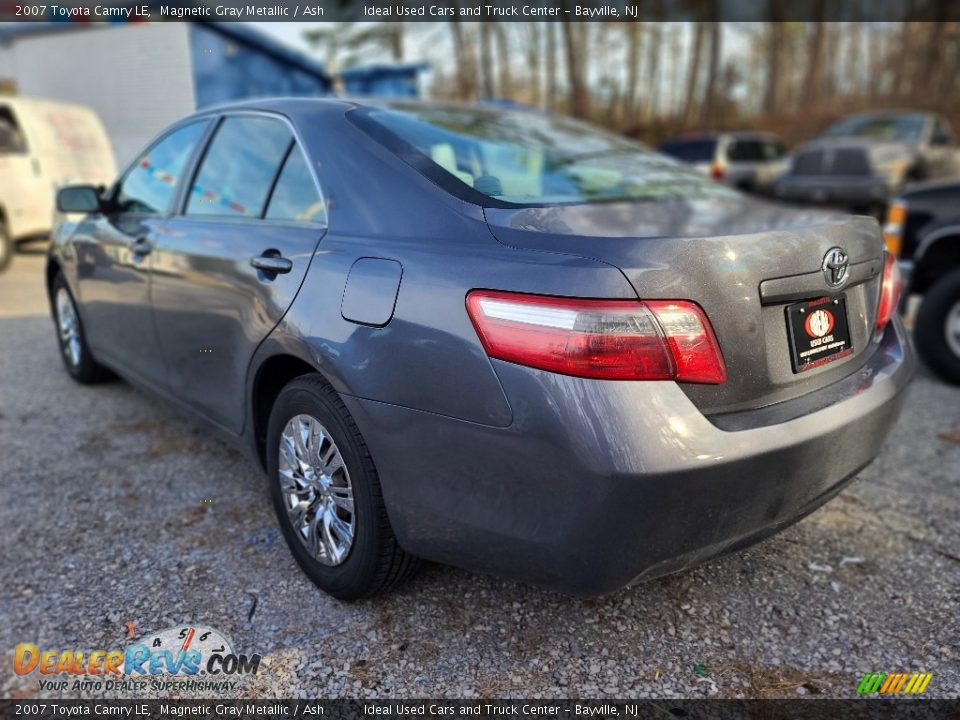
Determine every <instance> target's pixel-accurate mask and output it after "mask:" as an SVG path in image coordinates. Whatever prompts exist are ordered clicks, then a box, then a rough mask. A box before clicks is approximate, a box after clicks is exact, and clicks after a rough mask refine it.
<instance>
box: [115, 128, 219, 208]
mask: <svg viewBox="0 0 960 720" xmlns="http://www.w3.org/2000/svg"><path fill="white" fill-rule="evenodd" d="M206 127H207V121H206V120H203V121H200V122H195V123H191V124H190V125H185V126H184V127H181V128H178V129H177V130H174V131H173V132H171V133H170V134H168V135H166V136H165V137H164V138H162V139H161V140H159V141H158V142H157V143H155V144H154V145H153V146H152V147H151V148H150V149H149V150H147V151H146V152H145V153H144V154H143V155H142V156H140V158H139V159H138V160H137V162H136V164H135V165H134V166H133V167H132V168H130V170H128V171H127V174H126V175H125V176H124V177H123V179H122V180H121V181H120V186H119V188H118V189H117V196H116V206H117V210H118V211H120V212H125V213H137V214H147V215H154V214H161V213H165V212H167V211H168V210H169V209H170V205H171V203H172V202H173V196H174V194H175V193H176V189H177V185H178V184H179V182H180V176H181V175H182V174H183V171H184V169H185V168H186V166H187V162H189V160H190V156H191V154H192V153H193V150H194V148H195V147H196V146H197V143H198V142H199V141H200V138H201V137H202V136H203V132H204V130H205V129H206Z"/></svg>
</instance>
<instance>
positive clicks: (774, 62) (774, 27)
mask: <svg viewBox="0 0 960 720" xmlns="http://www.w3.org/2000/svg"><path fill="white" fill-rule="evenodd" d="M769 13H770V15H769V16H770V17H771V18H775V19H774V20H772V21H771V22H769V23H767V87H766V91H765V92H764V97H763V110H764V112H767V113H774V112H776V111H777V110H778V108H779V104H780V79H781V77H780V59H781V57H782V55H783V45H784V40H785V38H786V32H785V30H786V28H785V25H786V23H784V22H783V21H781V20H779V19H778V18H780V17H782V9H781V5H780V3H779V2H778V1H777V0H769Z"/></svg>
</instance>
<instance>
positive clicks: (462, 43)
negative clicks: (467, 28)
mask: <svg viewBox="0 0 960 720" xmlns="http://www.w3.org/2000/svg"><path fill="white" fill-rule="evenodd" d="M450 7H451V8H452V9H453V11H454V14H453V16H452V18H453V19H452V20H450V34H451V36H452V38H453V56H454V58H455V60H456V67H457V70H456V72H457V97H459V98H460V99H461V100H470V99H472V98H473V97H474V95H475V93H476V64H475V62H474V58H473V52H472V47H471V46H470V43H469V42H468V40H467V33H466V32H464V27H463V24H462V23H461V22H460V20H459V19H458V16H457V12H458V10H459V3H458V0H450Z"/></svg>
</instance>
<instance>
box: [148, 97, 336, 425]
mask: <svg viewBox="0 0 960 720" xmlns="http://www.w3.org/2000/svg"><path fill="white" fill-rule="evenodd" d="M181 208H182V211H181V213H179V214H178V215H177V216H176V217H173V218H171V219H170V221H169V222H168V223H166V225H165V227H164V229H163V234H162V237H161V238H160V239H159V242H158V244H157V247H156V250H155V253H154V255H155V257H154V269H153V287H152V300H153V316H154V321H155V323H156V327H157V334H158V337H159V339H160V344H161V346H162V349H163V354H164V357H165V358H166V361H167V366H168V368H169V382H170V386H171V387H172V389H173V393H174V395H176V396H177V397H179V398H180V399H181V400H184V401H186V402H187V403H188V404H190V405H192V406H193V407H194V408H195V409H196V410H198V411H199V412H200V413H201V414H203V415H204V416H206V417H207V418H209V419H210V420H213V421H214V422H216V423H218V424H219V425H221V426H223V427H224V428H226V429H228V430H229V431H231V432H234V433H239V432H241V430H242V429H243V417H244V412H243V410H244V388H245V381H246V371H247V367H248V365H249V361H250V358H251V356H252V355H253V352H254V350H256V348H257V346H258V345H259V344H260V342H261V341H262V340H263V339H264V338H265V337H266V336H267V334H268V333H269V332H270V331H271V330H272V329H273V327H274V326H275V325H276V324H277V323H278V322H279V321H280V319H281V318H282V317H283V314H284V313H285V312H286V310H287V308H288V307H289V306H290V303H291V302H292V301H293V298H294V297H295V295H296V293H297V291H298V290H299V288H300V284H301V282H302V281H303V277H304V274H305V273H306V271H307V267H308V266H309V264H310V261H311V258H312V257H313V253H314V250H315V249H316V247H317V243H318V242H319V241H320V239H321V237H322V236H323V235H324V233H325V231H326V208H325V205H324V202H323V199H322V195H321V193H320V190H319V188H318V185H317V183H316V181H315V179H314V176H313V173H312V172H311V170H310V166H309V161H308V158H307V157H306V155H305V154H304V152H303V150H302V149H301V146H300V144H299V143H298V142H297V140H296V139H295V137H294V132H293V129H292V126H291V125H290V124H289V123H288V122H287V121H286V120H284V119H283V118H281V117H279V116H273V115H267V114H263V113H237V114H231V115H227V116H225V117H223V118H222V119H221V120H220V123H219V126H218V127H217V128H216V131H215V132H214V134H213V137H212V139H211V140H210V142H209V144H208V146H207V148H206V150H205V152H204V155H203V157H202V158H201V160H200V162H199V165H198V167H197V170H196V172H195V174H194V177H193V180H192V182H191V183H190V185H189V187H188V188H187V189H186V190H185V192H184V197H183V198H182V199H181Z"/></svg>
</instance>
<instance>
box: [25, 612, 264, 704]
mask: <svg viewBox="0 0 960 720" xmlns="http://www.w3.org/2000/svg"><path fill="white" fill-rule="evenodd" d="M260 657H261V656H260V655H256V654H254V655H242V654H237V653H236V652H235V651H234V649H233V644H232V643H231V642H230V640H229V639H228V638H227V637H226V635H224V634H223V633H222V632H220V631H219V630H215V629H213V628H208V627H201V626H184V627H176V628H167V629H166V630H161V631H159V632H156V633H152V634H151V635H150V636H148V637H146V638H144V639H142V640H139V641H137V642H135V643H132V644H131V645H130V646H128V647H127V648H125V649H122V650H121V649H115V650H92V651H83V650H59V649H45V650H41V649H40V648H39V647H37V646H36V645H34V644H32V643H21V644H19V645H17V646H16V648H14V657H13V670H14V672H15V673H17V675H29V674H31V673H39V674H40V675H41V676H42V677H43V679H41V680H40V689H41V690H55V691H60V690H66V689H68V685H69V686H70V689H73V690H120V691H125V690H146V689H147V685H148V682H147V681H150V682H149V685H150V688H151V689H168V688H170V687H173V686H174V685H177V683H176V682H172V683H171V682H164V681H158V679H159V678H162V677H164V676H166V677H170V676H172V677H175V678H176V677H179V678H181V679H187V678H194V677H196V676H197V675H203V676H206V678H207V681H205V682H204V683H202V684H201V683H192V684H191V687H192V686H194V685H195V686H196V689H211V690H212V689H226V688H230V687H235V686H236V684H237V683H236V682H235V681H230V680H227V679H225V678H224V676H228V677H235V676H241V675H252V674H256V672H257V670H258V669H259V666H260ZM51 676H67V677H68V678H70V679H72V680H73V683H72V684H71V683H69V682H68V680H66V679H64V680H60V679H59V678H54V677H51ZM81 676H85V677H83V679H81ZM181 684H182V683H181Z"/></svg>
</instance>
